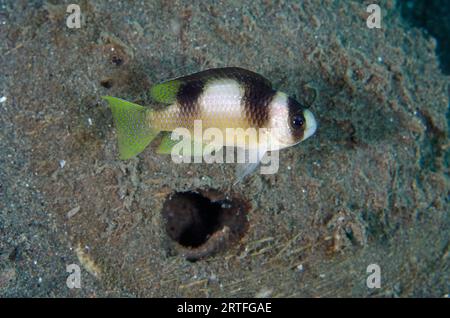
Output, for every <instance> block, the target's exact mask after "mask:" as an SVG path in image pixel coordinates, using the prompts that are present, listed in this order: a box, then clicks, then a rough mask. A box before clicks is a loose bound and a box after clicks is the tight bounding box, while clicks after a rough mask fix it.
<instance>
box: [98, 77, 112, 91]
mask: <svg viewBox="0 0 450 318" xmlns="http://www.w3.org/2000/svg"><path fill="white" fill-rule="evenodd" d="M100 85H102V86H103V87H104V88H108V89H109V88H111V87H112V86H113V81H112V80H111V79H104V80H101V81H100Z"/></svg>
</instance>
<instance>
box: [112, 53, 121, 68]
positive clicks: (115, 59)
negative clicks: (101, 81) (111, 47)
mask: <svg viewBox="0 0 450 318" xmlns="http://www.w3.org/2000/svg"><path fill="white" fill-rule="evenodd" d="M111 62H113V63H114V64H116V65H117V66H120V65H122V63H123V59H122V58H121V57H120V56H117V55H113V56H112V58H111Z"/></svg>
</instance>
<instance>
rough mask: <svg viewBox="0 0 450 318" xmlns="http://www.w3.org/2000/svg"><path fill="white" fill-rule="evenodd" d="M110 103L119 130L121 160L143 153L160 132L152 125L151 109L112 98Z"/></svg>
mask: <svg viewBox="0 0 450 318" xmlns="http://www.w3.org/2000/svg"><path fill="white" fill-rule="evenodd" d="M102 98H103V99H104V100H106V101H108V103H109V107H110V108H111V112H112V115H113V119H114V125H115V126H116V130H117V139H118V144H119V153H120V159H129V158H131V157H134V156H136V155H137V154H139V153H140V152H142V151H143V150H144V149H145V147H147V146H148V144H149V143H150V142H151V141H152V140H153V139H154V138H155V137H156V136H157V135H158V133H159V130H157V129H154V128H152V127H151V125H150V121H149V118H150V117H149V114H150V113H151V112H152V110H151V109H149V108H146V107H143V106H140V105H137V104H133V103H130V102H127V101H125V100H123V99H120V98H115V97H112V96H103V97H102Z"/></svg>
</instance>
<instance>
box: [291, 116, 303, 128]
mask: <svg viewBox="0 0 450 318" xmlns="http://www.w3.org/2000/svg"><path fill="white" fill-rule="evenodd" d="M304 124H305V117H303V115H301V114H298V115H294V116H293V117H292V120H291V127H292V128H293V129H299V128H301V127H303V125H304Z"/></svg>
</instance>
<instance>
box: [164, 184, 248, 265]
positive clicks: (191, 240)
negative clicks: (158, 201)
mask: <svg viewBox="0 0 450 318" xmlns="http://www.w3.org/2000/svg"><path fill="white" fill-rule="evenodd" d="M248 210H249V204H248V203H247V202H245V201H244V200H242V199H240V198H237V197H232V198H228V197H227V196H225V195H224V194H221V193H220V192H218V191H216V190H207V191H205V190H201V191H188V192H175V193H173V194H171V195H169V196H168V198H167V199H166V201H165V202H164V205H163V209H162V216H163V219H164V224H165V231H166V233H167V235H168V236H169V237H170V238H171V239H172V240H174V241H175V242H177V243H178V244H179V245H180V246H181V247H183V248H186V249H187V250H189V253H188V254H189V255H187V256H186V257H187V258H188V259H191V260H195V259H199V258H203V257H206V256H209V255H212V254H215V253H217V252H219V251H221V250H224V249H226V248H227V247H229V246H230V245H231V243H233V242H236V241H238V240H239V239H240V238H242V236H243V235H244V234H245V232H246V231H247V228H248V221H247V212H248ZM185 254H186V253H185Z"/></svg>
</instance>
